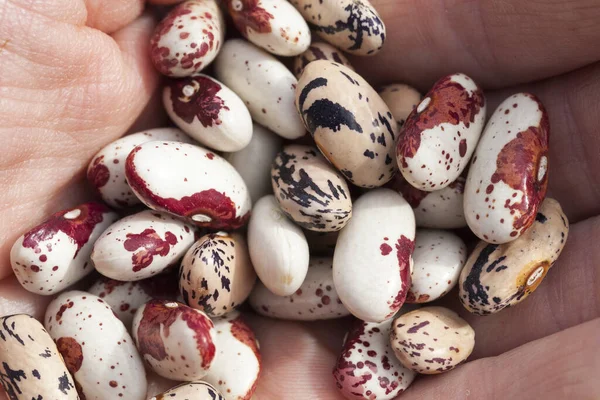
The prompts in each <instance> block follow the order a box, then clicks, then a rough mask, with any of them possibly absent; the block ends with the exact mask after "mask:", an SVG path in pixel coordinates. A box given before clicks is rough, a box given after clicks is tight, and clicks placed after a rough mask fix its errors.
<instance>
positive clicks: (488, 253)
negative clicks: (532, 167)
mask: <svg viewBox="0 0 600 400" xmlns="http://www.w3.org/2000/svg"><path fill="white" fill-rule="evenodd" d="M568 234H569V221H568V220H567V217H566V216H565V214H564V213H563V211H562V208H561V207H560V204H558V202H557V201H556V200H554V199H551V198H547V199H546V200H544V202H543V203H542V206H541V207H540V209H539V210H538V213H537V215H536V218H535V221H534V223H533V225H531V226H530V227H529V228H528V229H527V230H526V231H525V233H523V234H522V235H521V236H519V238H518V239H516V240H514V241H512V242H509V243H505V244H499V245H498V244H488V243H486V242H484V241H481V242H480V243H479V245H478V246H477V247H476V248H475V250H474V251H473V253H472V254H471V255H470V256H469V259H468V260H467V263H466V264H465V267H464V269H463V270H462V272H461V274H460V279H459V290H460V292H459V297H460V301H461V302H462V304H463V306H465V308H466V309H467V310H469V311H470V312H472V313H474V314H479V315H488V314H493V313H497V312H498V311H501V310H503V309H504V308H506V307H510V306H514V305H516V304H519V303H520V302H522V301H523V300H525V299H526V298H527V296H529V295H530V294H531V293H533V291H535V290H536V289H537V288H538V287H539V285H540V284H541V283H542V280H543V279H544V277H545V276H546V274H547V273H548V270H549V269H550V268H551V267H552V265H553V264H554V262H555V261H556V260H557V259H558V257H559V256H560V253H561V252H562V250H563V248H564V246H565V243H566V241H567V236H568Z"/></svg>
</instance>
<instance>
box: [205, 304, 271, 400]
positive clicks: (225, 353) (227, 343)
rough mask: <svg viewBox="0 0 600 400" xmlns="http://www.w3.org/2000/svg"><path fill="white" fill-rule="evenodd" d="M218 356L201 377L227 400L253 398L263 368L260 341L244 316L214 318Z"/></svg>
mask: <svg viewBox="0 0 600 400" xmlns="http://www.w3.org/2000/svg"><path fill="white" fill-rule="evenodd" d="M215 331H216V332H217V335H216V340H217V352H218V356H217V358H216V360H215V361H214V362H213V364H212V365H211V367H210V370H209V371H208V374H207V375H206V376H205V377H204V378H202V379H203V380H205V381H206V382H208V383H210V384H212V385H214V386H215V387H216V388H217V389H219V390H220V391H221V393H223V397H224V398H225V400H245V399H251V398H252V395H253V394H254V391H255V390H256V384H257V382H258V378H259V376H260V373H261V369H262V362H261V356H260V351H259V344H258V340H256V337H255V336H254V332H253V331H252V329H251V328H250V327H249V326H248V325H247V324H246V323H245V322H244V320H243V318H242V316H241V314H240V313H239V312H238V311H234V312H232V313H230V314H228V315H227V316H225V317H221V318H216V319H215Z"/></svg>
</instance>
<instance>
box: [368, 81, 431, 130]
mask: <svg viewBox="0 0 600 400" xmlns="http://www.w3.org/2000/svg"><path fill="white" fill-rule="evenodd" d="M377 93H379V96H381V98H382V99H383V101H385V104H387V106H388V107H389V109H390V111H391V112H392V115H393V117H394V119H395V120H396V122H397V123H398V128H399V129H401V128H402V127H403V126H404V122H405V121H406V118H408V116H409V115H410V113H411V112H412V111H413V110H414V109H415V108H417V105H418V104H419V103H420V102H421V99H422V96H421V93H419V91H418V90H417V89H415V88H413V87H412V86H408V85H406V84H404V83H392V84H390V85H385V86H382V87H381V88H379V90H377Z"/></svg>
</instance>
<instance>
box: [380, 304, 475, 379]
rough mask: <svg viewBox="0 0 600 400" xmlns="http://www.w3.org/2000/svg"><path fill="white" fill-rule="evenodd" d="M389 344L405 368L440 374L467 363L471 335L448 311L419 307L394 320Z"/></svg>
mask: <svg viewBox="0 0 600 400" xmlns="http://www.w3.org/2000/svg"><path fill="white" fill-rule="evenodd" d="M390 343H391V345H392V348H393V349H394V353H395V354H396V357H397V358H398V359H399V360H400V362H401V363H402V364H403V365H404V366H405V367H406V368H409V369H412V370H413V371H415V372H418V373H420V374H440V373H442V372H447V371H450V370H451V369H454V368H455V367H456V366H457V365H459V364H461V363H463V362H464V361H466V360H467V358H468V357H469V355H470V354H471V352H472V351H473V348H474V347H475V331H474V330H473V328H471V326H470V325H469V324H468V323H467V321H465V320H464V319H462V318H460V317H459V316H458V314H457V313H455V312H454V311H452V310H449V309H447V308H444V307H423V308H420V309H418V310H415V311H411V312H409V313H407V314H404V315H401V316H399V317H398V318H396V319H394V322H393V323H392V332H391V335H390Z"/></svg>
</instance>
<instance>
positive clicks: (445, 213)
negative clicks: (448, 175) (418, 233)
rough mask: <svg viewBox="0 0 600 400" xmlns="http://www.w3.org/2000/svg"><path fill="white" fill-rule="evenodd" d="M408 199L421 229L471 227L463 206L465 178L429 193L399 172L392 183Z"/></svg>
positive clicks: (391, 186)
mask: <svg viewBox="0 0 600 400" xmlns="http://www.w3.org/2000/svg"><path fill="white" fill-rule="evenodd" d="M389 186H390V188H392V189H394V190H395V191H397V192H398V193H400V194H401V195H402V197H404V199H406V201H408V203H409V204H410V206H411V207H412V208H413V211H414V213H415V220H416V221H417V226H418V227H419V228H434V229H455V228H464V227H465V226H467V220H466V219H465V212H464V207H463V199H464V191H465V178H462V177H460V178H458V179H457V180H455V181H454V182H452V183H451V184H450V185H448V186H446V187H445V188H443V189H441V190H435V191H433V192H426V191H424V190H419V189H417V188H415V187H414V186H412V185H411V184H410V183H408V182H406V179H404V177H403V176H402V174H396V176H395V177H394V179H393V181H392V182H391V184H390V185H389Z"/></svg>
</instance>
